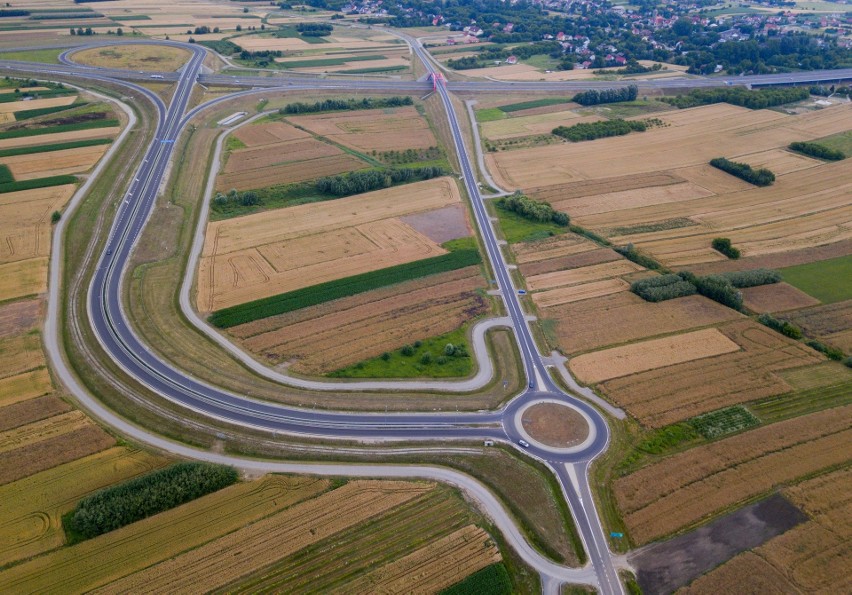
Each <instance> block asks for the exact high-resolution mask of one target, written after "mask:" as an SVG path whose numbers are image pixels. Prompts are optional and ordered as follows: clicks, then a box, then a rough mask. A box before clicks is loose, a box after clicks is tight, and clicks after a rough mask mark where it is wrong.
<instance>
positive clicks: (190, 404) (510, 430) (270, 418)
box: [0, 43, 852, 593]
mask: <svg viewBox="0 0 852 595" xmlns="http://www.w3.org/2000/svg"><path fill="white" fill-rule="evenodd" d="M170 45H174V43H172V44H170ZM184 47H186V49H188V50H189V51H190V52H191V57H190V59H189V61H188V62H187V64H186V65H185V66H184V67H183V68H182V69H181V70H180V72H179V73H163V74H162V77H163V80H170V81H174V82H176V90H175V93H174V96H173V98H172V101H171V102H170V104H169V105H168V106H165V105H164V104H163V102H162V101H161V100H160V99H159V98H157V97H156V96H155V95H153V94H151V93H146V97H147V98H148V99H149V100H150V101H152V102H153V103H154V105H155V107H156V109H157V112H158V116H159V120H158V125H157V129H156V133H155V138H154V140H153V142H152V144H151V146H150V147H149V149H148V151H147V152H146V154H145V156H144V158H143V161H142V163H141V165H140V166H139V169H138V171H137V172H136V175H135V177H134V179H133V181H132V182H131V184H130V186H129V188H128V191H127V193H126V194H125V195H124V196H123V197H122V201H121V203H120V205H119V208H118V210H117V214H116V218H115V221H114V223H113V226H112V228H111V230H110V233H109V236H108V239H107V243H106V245H105V248H104V251H103V254H102V255H101V257H100V259H99V261H98V264H97V270H96V272H95V275H94V277H93V280H92V283H91V286H90V289H89V293H88V299H87V307H88V313H89V317H90V321H91V324H92V326H93V329H94V332H95V334H96V336H97V337H98V340H99V341H100V342H101V344H102V346H103V347H104V349H105V350H106V352H107V353H108V354H109V355H110V357H111V358H113V359H114V361H115V362H116V363H117V364H118V365H119V366H120V367H121V368H122V369H123V370H124V371H125V372H126V373H127V374H128V375H130V376H131V377H133V378H135V379H136V380H137V381H139V382H140V383H142V384H143V385H145V386H146V387H148V388H149V389H150V390H151V391H153V392H154V393H156V394H157V395H159V396H160V397H162V398H164V399H168V400H170V401H172V402H174V403H176V404H178V405H181V406H183V407H185V408H187V409H190V410H192V411H195V412H196V413H199V414H201V415H204V416H207V417H209V418H213V419H217V420H219V421H223V422H226V423H228V424H232V425H236V426H246V427H253V428H261V429H264V430H269V431H273V432H284V433H292V434H301V435H309V436H319V437H324V438H329V439H334V438H360V439H369V440H370V441H387V440H400V439H404V440H424V441H434V442H438V443H447V442H450V441H453V440H459V439H473V438H480V439H481V438H487V439H494V440H504V441H506V440H508V441H511V442H513V443H515V442H517V440H519V439H520V437H521V435H522V434H521V431H520V429H519V428H518V426H517V423H518V422H517V416H516V415H515V413H516V412H517V410H518V408H520V407H522V406H525V405H528V404H530V403H532V402H535V401H537V400H540V399H553V398H555V399H559V400H562V401H565V402H566V403H570V404H571V405H572V406H574V407H575V408H577V409H579V410H581V411H582V412H583V413H584V415H585V416H586V418H587V419H588V420H589V422H590V426H591V428H590V435H591V439H590V440H589V443H588V444H587V445H586V446H585V447H584V448H582V449H581V450H578V451H572V452H556V451H554V450H553V449H548V448H546V447H543V445H540V444H537V443H532V444H531V445H530V447H529V448H528V449H527V452H529V454H530V455H532V456H535V457H537V458H539V459H541V460H543V461H545V462H546V463H547V464H548V465H550V466H551V468H553V469H554V471H555V472H556V474H557V477H558V478H559V479H560V482H561V484H562V488H563V491H564V493H565V496H566V498H567V500H568V502H569V504H570V507H571V511H572V514H573V516H574V519H575V522H576V524H577V527H578V529H579V531H580V535H581V537H582V539H583V542H584V544H585V547H586V550H587V552H588V553H589V557H590V561H591V566H592V569H593V571H594V573H593V575H592V574H591V573H589V572H588V570H577V569H566V568H562V567H559V566H558V565H555V564H553V563H551V562H548V561H547V560H545V559H544V558H543V557H542V556H541V555H540V554H538V553H537V552H535V550H533V549H532V548H531V547H530V546H529V544H528V543H526V542H525V541H523V539H521V540H520V541H519V542H517V543H516V542H515V540H513V539H510V542H511V543H512V544H513V547H515V548H516V549H517V550H518V551H519V553H520V554H521V555H522V556H523V557H524V559H525V560H526V561H527V562H529V563H530V564H531V565H532V566H533V567H535V568H536V569H538V570H539V571H540V572H542V574H543V575H544V576H545V577H548V578H549V579H555V580H556V581H557V583H558V581H563V580H573V581H576V582H583V583H587V584H594V585H596V586H598V588H599V589H600V590H601V591H602V592H604V593H620V592H621V591H622V589H621V585H620V582H619V580H618V577H617V575H616V573H615V568H614V565H613V560H612V556H611V554H610V552H609V550H608V548H607V541H606V538H605V537H604V534H603V529H602V527H601V524H600V521H599V518H598V515H597V512H596V510H595V505H594V499H593V497H592V494H591V490H590V488H589V484H588V476H587V469H588V465H589V463H590V461H591V460H593V459H594V457H596V456H597V455H599V454H600V453H601V452H603V451H604V450H605V448H606V446H607V444H608V440H609V429H608V427H607V425H606V423H605V421H604V419H603V417H602V416H601V415H600V413H598V411H597V410H596V409H594V408H593V407H591V406H590V405H589V404H588V403H586V402H585V401H583V400H580V399H577V398H575V397H573V396H571V395H568V394H565V393H563V392H561V391H560V389H559V388H558V387H557V386H556V385H555V383H554V382H553V381H552V379H551V378H550V375H549V373H548V371H547V368H546V365H545V361H544V359H543V358H542V356H541V355H540V354H539V353H538V350H537V348H536V345H535V343H534V341H533V339H532V335H531V332H530V329H529V327H528V325H527V322H526V319H525V316H524V312H523V308H522V304H521V302H520V298H519V296H518V294H517V291H516V289H515V288H514V286H513V284H512V279H511V276H510V275H509V273H508V270H507V268H506V263H505V261H504V258H503V255H502V252H501V249H500V247H499V245H498V244H497V240H496V237H495V235H494V231H493V228H492V227H491V222H490V220H489V218H488V216H487V213H486V211H485V207H484V204H483V202H482V198H481V196H480V195H479V192H478V188H477V185H476V177H475V174H474V171H473V168H472V167H471V164H470V161H469V159H468V156H467V152H466V151H465V146H464V145H465V143H464V139H463V136H462V133H461V129H460V126H459V123H458V120H457V117H456V114H455V111H454V109H453V106H452V103H451V100H450V95H449V90H458V91H462V90H466V91H477V92H500V93H505V92H507V91H508V90H530V89H532V90H538V91H544V90H548V91H558V90H560V89H568V88H570V87H567V86H565V84H562V83H549V84H542V83H533V84H526V83H524V84H513V83H492V82H483V83H450V84H449V88H448V87H447V86H446V85H445V84H444V83H443V81H441V80H440V79H438V80H436V81H434V83H435V86H436V90H437V91H438V93H439V94H440V97H441V101H442V102H443V105H444V107H445V109H446V112H447V117H448V120H449V123H450V125H451V130H452V135H453V139H454V144H455V149H456V152H457V155H458V160H459V163H460V166H461V170H462V176H463V179H464V183H465V187H466V189H467V191H468V194H469V197H470V199H471V204H472V207H473V210H474V214H475V218H476V221H477V224H478V226H479V228H480V233H481V235H482V238H483V243H484V245H485V249H486V253H487V256H488V260H489V263H490V265H491V267H492V269H493V272H494V276H495V278H496V279H497V282H498V286H499V287H500V289H501V290H502V296H503V299H504V302H505V304H506V308H507V312H508V314H509V317H510V319H511V324H512V326H513V328H514V330H515V337H516V340H517V341H518V345H519V349H520V353H521V356H522V360H523V364H524V369H525V371H526V373H527V378H528V382H529V389H528V390H526V391H524V393H523V394H521V395H519V396H518V397H516V398H515V399H514V400H513V401H512V402H510V403H509V405H508V406H507V407H506V408H504V409H503V410H500V411H490V412H480V413H455V414H453V413H441V414H435V413H421V414H381V413H374V414H365V413H346V412H333V411H313V410H304V409H299V408H294V407H286V406H282V405H276V404H272V403H268V402H262V401H257V400H253V399H250V398H247V397H245V396H242V395H236V394H232V393H229V392H227V391H224V390H222V389H220V388H218V387H216V386H213V385H212V384H209V383H206V382H204V381H203V380H199V379H196V378H193V377H191V376H189V375H188V374H186V373H185V372H183V371H181V370H179V369H177V368H175V367H174V366H173V365H172V364H171V363H169V362H166V361H164V360H162V359H160V357H159V356H157V355H155V354H154V353H152V352H151V351H150V350H149V349H148V348H147V346H146V345H144V344H143V343H142V341H141V340H140V339H139V338H138V337H137V336H136V334H135V333H134V331H133V329H132V327H131V325H130V322H129V320H128V319H127V317H126V315H125V313H124V311H123V309H122V287H123V278H124V275H125V274H126V271H127V267H128V263H129V260H130V255H131V253H132V250H133V248H134V246H135V244H136V242H137V240H138V238H139V235H140V233H141V232H142V230H143V229H144V226H145V224H146V223H147V221H148V219H149V217H150V215H151V213H152V211H153V209H154V206H155V202H156V198H157V194H158V191H159V188H160V187H161V184H162V182H163V179H164V176H165V172H166V171H167V167H168V165H169V163H170V161H171V158H172V155H173V151H174V145H175V141H176V140H177V138H178V135H179V134H180V133H181V131H182V130H183V128H184V127H185V125H186V124H187V121H188V116H189V114H187V113H186V107H187V104H188V101H189V97H190V94H191V92H192V89H193V87H194V85H195V83H196V81H199V80H200V81H206V82H209V83H212V84H231V85H235V86H249V87H266V86H267V85H270V86H277V88H278V89H277V90H280V91H282V92H286V91H287V90H288V88H290V89H293V88H302V89H316V90H321V89H329V88H347V89H359V90H370V89H377V90H396V91H400V92H408V91H411V90H412V89H418V90H424V89H430V88H432V84H431V83H427V84H422V83H414V82H404V81H399V82H397V81H366V80H351V79H349V80H346V81H333V80H330V79H306V78H301V79H300V78H296V77H293V78H289V77H268V78H263V77H251V78H250V79H245V80H243V79H235V78H234V77H222V75H200V73H201V63H202V60H203V58H204V55H205V51H206V50H205V49H204V48H202V47H199V46H195V45H186V46H184ZM412 48H413V50H414V51H415V53H417V55H418V56H419V57H420V59H421V60H423V63H424V64H425V65H426V66H427V68H430V69H431V65H430V61H429V58H428V56H427V55H426V52H425V50H424V49H423V48H422V46H420V44H419V43H414V44H412ZM64 59H67V60H68V61H69V62H71V59H70V55H67V56H64ZM0 68H6V69H8V70H14V71H18V72H21V71H24V72H27V73H32V74H33V75H34V76H46V77H49V76H51V75H62V76H73V77H82V78H84V79H88V80H112V79H114V80H115V81H126V80H128V79H130V80H142V79H147V78H151V76H152V75H151V73H146V74H140V73H135V72H134V73H128V71H116V70H115V69H99V68H90V67H80V66H78V65H72V64H60V65H38V64H33V63H23V64H21V63H8V62H0ZM797 75H801V76H800V77H799V80H802V81H805V80H807V81H808V82H813V81H819V80H837V79H838V76H840V78H843V77H849V76H850V75H852V70H850V71H849V72H848V73H846V74H842V73H838V72H837V71H834V72H832V73H831V78H819V76H818V75H817V74H815V73H797ZM772 76H776V75H766V76H765V77H762V80H763V81H764V83H765V84H789V82H787V81H783V80H777V81H776V82H773V81H775V79H772V78H768V77H772ZM218 77H222V78H218ZM789 78H790V80H791V82H792V77H789ZM700 81H701V80H700V79H699V80H698V81H696V80H695V79H685V80H684V81H683V83H684V84H685V85H688V86H701V85H702V83H701V82H700ZM649 82H650V81H649ZM671 82H672V81H671V80H669V81H666V85H665V86H667V87H671V86H672V85H671ZM737 82H743V83H745V82H747V81H745V80H743V79H740V80H738V81H737ZM711 83H712V84H715V85H718V84H720V82H719V81H718V80H715V81H711ZM121 84H127V83H124V82H122V83H121ZM751 84H758V83H757V82H752V83H751ZM560 85H561V86H560ZM583 86H585V87H588V84H584V85H583ZM607 86H610V84H607ZM134 88H137V89H141V88H140V87H138V86H135V85H134ZM190 113H192V112H190ZM59 243H60V242H59V241H58V240H57V245H58V244H59ZM51 289H52V290H53V288H51ZM53 311H54V315H55V314H56V310H55V309H54V310H53ZM55 323H56V321H55V320H54V321H53V324H55ZM54 340H56V337H54ZM49 351H50V353H51V354H52V356H51V359H52V361H53V363H54V365H55V366H56V367H58V368H60V369H62V368H64V369H65V370H66V371H67V367H66V366H65V363H64V362H61V361H57V360H61V355H60V354H61V352H60V350H59V346H58V344H52V345H49ZM69 376H70V375H69V374H65V375H64V376H63V380H64V381H65V382H66V383H67V384H69V386H72V387H74V388H75V390H74V394H76V395H77V396H78V397H80V398H82V397H88V395H87V394H85V391H84V390H78V389H79V383H77V382H76V379H74V378H73V377H69ZM136 430H138V428H137V429H136ZM170 450H172V451H173V452H180V449H179V448H174V447H173V448H171V449H170ZM193 456H198V453H197V452H196V453H195V455H193ZM234 464H237V465H239V466H243V467H248V466H250V463H249V462H247V461H242V462H241V463H239V462H238V463H234ZM267 466H269V464H267ZM293 467H294V468H295V467H297V466H293ZM341 469H342V471H338V472H343V473H348V472H349V471H348V470H352V473H355V470H354V469H355V468H354V467H349V466H346V467H341ZM383 469H385V468H383V467H381V466H368V467H367V468H366V469H364V470H362V471H361V472H363V473H368V474H373V475H383V474H384V471H382V470H383ZM424 475H426V473H425V471H424ZM503 514H505V512H504V513H503ZM501 527H503V525H501ZM510 533H511V531H510ZM545 584H547V585H553V584H556V583H554V582H553V580H546V581H545Z"/></svg>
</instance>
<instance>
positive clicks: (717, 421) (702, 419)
mask: <svg viewBox="0 0 852 595" xmlns="http://www.w3.org/2000/svg"><path fill="white" fill-rule="evenodd" d="M758 424H760V421H759V420H758V419H757V418H756V417H755V416H754V415H753V414H752V413H751V412H750V411H749V410H748V409H746V408H745V407H741V406H739V405H735V406H733V407H726V408H725V409H719V410H717V411H711V412H710V413H705V414H704V415H699V416H697V417H693V418H692V419H691V420H689V425H691V426H692V427H693V428H695V430H696V431H697V432H698V433H699V434H701V435H702V436H704V437H705V438H706V439H708V440H712V439H714V438H719V437H720V436H724V435H726V434H733V433H734V432H739V431H740V430H745V429H746V428H750V427H752V426H756V425H758Z"/></svg>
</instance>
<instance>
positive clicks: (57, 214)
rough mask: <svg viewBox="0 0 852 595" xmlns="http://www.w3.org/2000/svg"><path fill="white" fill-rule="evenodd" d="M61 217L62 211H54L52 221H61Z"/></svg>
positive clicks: (51, 216)
mask: <svg viewBox="0 0 852 595" xmlns="http://www.w3.org/2000/svg"><path fill="white" fill-rule="evenodd" d="M60 219H62V213H60V212H59V211H53V213H51V214H50V222H51V223H54V224H55V223H59V220H60Z"/></svg>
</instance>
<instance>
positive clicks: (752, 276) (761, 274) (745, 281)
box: [721, 269, 781, 289]
mask: <svg viewBox="0 0 852 595" xmlns="http://www.w3.org/2000/svg"><path fill="white" fill-rule="evenodd" d="M721 276H722V277H724V278H725V279H727V280H728V281H730V282H731V285H733V286H734V287H738V288H740V289H742V288H744V287H756V286H758V285H771V284H772V283H778V282H780V281H781V273H779V272H778V271H773V270H772V269H751V270H750V271H730V272H727V273H722V274H721Z"/></svg>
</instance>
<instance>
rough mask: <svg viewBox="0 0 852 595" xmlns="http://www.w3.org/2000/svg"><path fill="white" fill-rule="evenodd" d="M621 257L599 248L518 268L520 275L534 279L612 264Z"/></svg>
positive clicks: (606, 249)
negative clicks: (539, 276)
mask: <svg viewBox="0 0 852 595" xmlns="http://www.w3.org/2000/svg"><path fill="white" fill-rule="evenodd" d="M622 258H623V257H622V256H621V255H620V254H618V252H616V251H615V250H611V249H609V248H599V249H597V250H588V251H586V252H580V253H579V254H569V255H567V256H557V257H556V258H549V259H545V260H537V261H535V262H528V263H526V264H522V265H521V266H520V267H518V268H519V270H520V271H521V274H522V275H523V276H524V277H525V278H527V277H534V276H535V275H541V274H543V273H552V272H554V271H564V270H568V269H577V268H580V267H588V266H591V265H593V264H603V263H605V262H612V261H613V260H621V259H622Z"/></svg>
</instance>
